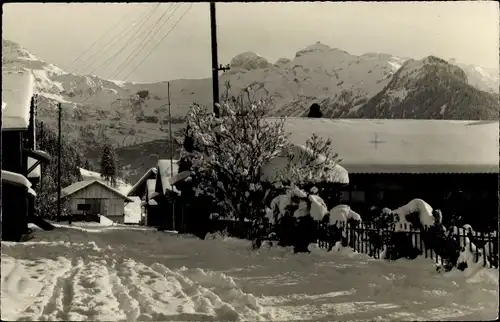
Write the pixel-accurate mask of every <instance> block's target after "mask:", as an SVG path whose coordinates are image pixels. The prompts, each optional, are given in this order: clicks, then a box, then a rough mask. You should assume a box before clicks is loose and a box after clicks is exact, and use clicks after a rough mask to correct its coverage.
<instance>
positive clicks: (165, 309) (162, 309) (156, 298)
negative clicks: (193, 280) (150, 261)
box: [122, 259, 196, 321]
mask: <svg viewBox="0 0 500 322" xmlns="http://www.w3.org/2000/svg"><path fill="white" fill-rule="evenodd" d="M122 269H123V270H122V271H123V275H122V281H123V282H124V284H126V285H128V286H129V288H130V290H129V294H130V296H132V297H133V298H135V300H136V301H137V302H138V304H139V311H140V313H141V314H140V315H139V317H138V320H141V321H144V320H155V321H157V320H171V318H172V316H175V315H179V314H186V313H187V314H195V313H196V309H195V305H194V303H193V302H192V301H191V300H190V298H189V297H187V296H186V294H185V293H184V292H183V290H182V286H181V285H180V284H179V282H178V281H177V280H176V279H172V278H166V277H165V276H163V275H162V274H159V273H158V272H156V271H155V270H153V269H151V268H150V267H148V266H146V265H144V264H142V263H139V262H136V261H134V260H131V259H127V260H125V261H124V262H123V265H122Z"/></svg>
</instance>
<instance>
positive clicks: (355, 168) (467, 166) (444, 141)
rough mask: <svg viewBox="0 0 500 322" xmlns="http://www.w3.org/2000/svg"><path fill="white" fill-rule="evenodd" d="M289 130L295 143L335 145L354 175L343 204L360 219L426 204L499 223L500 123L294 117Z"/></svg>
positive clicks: (478, 222) (288, 123) (344, 191)
mask: <svg viewBox="0 0 500 322" xmlns="http://www.w3.org/2000/svg"><path fill="white" fill-rule="evenodd" d="M271 121H272V119H271ZM285 129H286V131H287V133H289V135H290V136H289V139H290V141H291V142H292V143H295V144H305V142H306V140H307V139H308V138H309V137H310V136H311V135H312V134H313V133H315V134H317V135H318V136H320V137H324V138H329V139H331V140H332V146H333V148H334V150H335V152H336V153H338V154H339V157H340V158H341V159H342V161H341V165H342V166H343V167H344V168H345V169H346V170H347V171H348V172H349V185H346V186H345V187H344V188H342V191H341V200H340V201H341V203H344V204H348V205H350V206H351V207H352V208H353V209H354V210H355V211H357V212H358V213H361V214H363V213H367V211H368V209H370V208H371V207H372V206H378V207H388V208H396V207H399V206H401V205H403V204H406V203H407V202H408V201H409V200H412V199H414V198H421V199H424V200H426V201H427V202H428V203H429V204H431V205H432V206H433V207H434V208H439V209H441V210H442V211H443V214H444V216H445V219H446V215H447V213H448V214H453V215H458V216H461V217H462V218H466V217H468V216H474V217H471V218H470V220H473V222H474V223H475V225H476V226H477V225H481V223H485V222H487V221H488V222H490V224H494V225H497V222H496V220H495V218H496V217H497V215H498V214H497V213H498V173H499V154H498V151H499V139H498V138H499V122H498V121H452V120H397V119H392V120H382V119H380V120H367V119H355V120H350V119H313V118H287V120H286V123H285ZM472 218H473V219H472Z"/></svg>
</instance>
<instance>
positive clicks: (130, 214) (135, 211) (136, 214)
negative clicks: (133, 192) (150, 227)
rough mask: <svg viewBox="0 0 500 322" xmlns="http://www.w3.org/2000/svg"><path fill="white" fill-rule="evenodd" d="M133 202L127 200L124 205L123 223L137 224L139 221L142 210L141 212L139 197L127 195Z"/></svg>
mask: <svg viewBox="0 0 500 322" xmlns="http://www.w3.org/2000/svg"><path fill="white" fill-rule="evenodd" d="M129 198H130V199H132V200H133V201H134V202H129V203H127V204H126V205H125V210H124V211H125V216H124V223H126V224H138V223H140V222H141V218H142V212H141V198H140V197H136V196H132V197H129Z"/></svg>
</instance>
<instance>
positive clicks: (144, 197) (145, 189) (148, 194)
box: [127, 168, 158, 226]
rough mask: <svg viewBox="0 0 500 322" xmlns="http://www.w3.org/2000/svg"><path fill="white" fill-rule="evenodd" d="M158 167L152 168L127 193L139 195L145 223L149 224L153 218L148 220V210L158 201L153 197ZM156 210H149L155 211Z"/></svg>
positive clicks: (134, 195)
mask: <svg viewBox="0 0 500 322" xmlns="http://www.w3.org/2000/svg"><path fill="white" fill-rule="evenodd" d="M157 174H158V168H151V169H149V170H148V171H146V173H145V174H144V175H143V176H142V177H141V178H140V179H139V180H138V181H137V182H136V183H135V184H134V186H133V187H132V188H131V189H130V191H129V192H128V193H127V196H128V197H130V198H132V197H139V198H140V200H141V213H142V215H143V217H144V224H145V225H146V226H148V225H149V224H150V223H151V219H149V220H148V210H149V209H150V207H154V206H157V203H156V201H155V200H154V199H153V197H154V196H155V189H156V177H157ZM153 212H154V210H152V211H149V213H150V214H151V213H153Z"/></svg>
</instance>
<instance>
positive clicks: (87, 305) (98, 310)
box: [65, 256, 126, 321]
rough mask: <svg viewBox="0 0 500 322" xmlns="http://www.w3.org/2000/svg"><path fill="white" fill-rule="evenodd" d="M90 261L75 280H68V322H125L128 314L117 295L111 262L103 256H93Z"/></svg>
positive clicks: (89, 258)
mask: <svg viewBox="0 0 500 322" xmlns="http://www.w3.org/2000/svg"><path fill="white" fill-rule="evenodd" d="M87 260H88V262H87V263H86V264H85V265H84V266H83V267H82V269H81V270H79V271H78V272H77V273H76V274H75V275H74V276H73V279H72V280H71V281H67V284H66V287H67V292H68V293H70V294H71V296H68V298H70V299H71V302H70V303H69V310H68V311H67V312H68V314H67V319H65V320H66V321H75V320H92V321H117V320H119V321H123V320H125V319H126V315H125V313H124V312H123V311H122V310H121V309H120V303H119V300H118V299H117V298H116V296H115V295H114V293H113V290H112V282H111V279H110V274H109V270H108V268H107V266H108V265H107V262H106V260H105V259H102V258H101V257H95V256H89V257H87Z"/></svg>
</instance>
